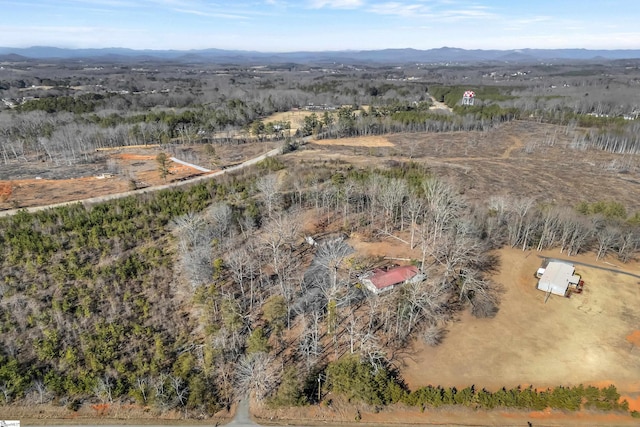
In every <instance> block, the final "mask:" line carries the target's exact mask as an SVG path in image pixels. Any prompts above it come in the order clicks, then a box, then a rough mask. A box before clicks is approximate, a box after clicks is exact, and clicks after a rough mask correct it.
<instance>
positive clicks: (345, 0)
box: [311, 0, 364, 9]
mask: <svg viewBox="0 0 640 427" xmlns="http://www.w3.org/2000/svg"><path fill="white" fill-rule="evenodd" d="M363 5H364V0H312V1H311V7H312V8H314V9H322V8H324V7H328V8H331V9H357V8H359V7H361V6H363Z"/></svg>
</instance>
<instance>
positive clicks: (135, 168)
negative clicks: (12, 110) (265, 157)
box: [0, 142, 277, 211]
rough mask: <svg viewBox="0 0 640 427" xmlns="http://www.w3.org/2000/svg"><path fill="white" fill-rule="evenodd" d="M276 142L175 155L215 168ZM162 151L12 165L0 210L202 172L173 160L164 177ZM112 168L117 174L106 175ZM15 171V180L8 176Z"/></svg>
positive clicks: (0, 190) (1, 184)
mask: <svg viewBox="0 0 640 427" xmlns="http://www.w3.org/2000/svg"><path fill="white" fill-rule="evenodd" d="M276 145H277V143H275V142H269V143H267V142H263V143H248V144H242V145H232V144H229V145H219V146H218V145H217V146H216V148H215V149H216V158H215V159H209V157H208V156H206V155H205V154H204V153H203V152H204V148H203V146H201V145H200V146H193V147H179V148H178V149H177V151H178V153H176V156H175V157H177V158H181V157H182V156H181V153H182V152H192V151H193V152H196V154H197V156H199V158H200V160H199V161H191V163H194V164H197V165H199V166H203V167H205V168H209V169H211V170H217V169H220V168H222V167H225V166H230V165H234V164H237V163H240V162H243V161H245V160H248V159H250V158H253V157H257V156H258V155H260V154H263V153H265V152H267V151H269V150H271V149H272V148H274V147H275V146H276ZM160 152H162V148H161V147H160V146H151V145H150V146H146V147H127V148H119V149H113V150H102V151H100V153H98V154H97V155H96V156H97V157H96V160H95V161H94V162H92V163H87V164H76V165H72V166H55V167H49V166H48V165H47V164H41V163H39V162H33V163H19V164H12V165H10V166H7V168H6V169H5V171H4V172H5V173H4V174H3V177H4V178H5V180H0V211H2V210H8V209H15V208H25V207H33V206H43V205H50V204H55V203H64V202H71V201H75V200H82V199H87V198H92V197H99V196H104V195H108V194H117V193H123V192H126V191H129V190H131V189H132V183H131V182H132V181H135V183H136V186H137V188H146V187H151V186H156V185H162V184H168V183H171V182H177V181H182V180H185V179H188V178H191V177H196V176H199V175H203V172H201V171H199V170H197V169H194V168H191V167H188V166H184V165H181V164H178V163H175V162H171V164H170V167H169V172H170V173H169V175H168V176H167V179H166V181H165V180H163V179H162V178H161V177H160V172H159V171H158V163H157V162H156V160H155V159H156V156H157V154H158V153H160ZM168 155H169V156H171V155H172V154H169V153H168ZM107 165H111V166H110V167H107ZM113 169H115V171H114V172H113V173H106V172H107V170H113ZM12 171H14V173H15V176H16V177H17V178H16V179H6V178H7V176H10V175H11V174H12Z"/></svg>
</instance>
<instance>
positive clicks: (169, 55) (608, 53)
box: [0, 46, 640, 64]
mask: <svg viewBox="0 0 640 427" xmlns="http://www.w3.org/2000/svg"><path fill="white" fill-rule="evenodd" d="M43 59H48V60H51V59H56V60H74V61H80V60H94V61H95V60H104V61H121V62H134V61H158V60H166V61H174V62H188V63H198V62H200V63H232V64H249V63H253V64H282V63H298V64H304V63H336V62H337V63H344V64H366V63H370V64H407V63H472V62H509V63H532V62H541V61H544V62H551V61H608V60H619V59H640V50H589V49H514V50H481V49H476V50H467V49H458V48H451V47H442V48H439V49H429V50H417V49H381V50H353V51H349V50H344V51H323V52H283V53H274V52H271V53H270V52H255V51H243V50H223V49H200V50H148V49H145V50H135V49H125V48H105V49H61V48H56V47H49V46H33V47H28V48H10V47H0V61H13V62H15V61H20V60H23V61H26V60H43Z"/></svg>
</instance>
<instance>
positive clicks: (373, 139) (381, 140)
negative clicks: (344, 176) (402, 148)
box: [313, 136, 395, 147]
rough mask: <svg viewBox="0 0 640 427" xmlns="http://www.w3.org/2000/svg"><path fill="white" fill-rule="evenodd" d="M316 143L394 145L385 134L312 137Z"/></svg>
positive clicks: (356, 145) (357, 145)
mask: <svg viewBox="0 0 640 427" xmlns="http://www.w3.org/2000/svg"><path fill="white" fill-rule="evenodd" d="M313 143H314V144H317V145H343V146H347V147H394V146H395V144H394V143H392V142H391V141H389V139H388V138H387V137H385V136H363V137H360V138H339V139H314V140H313Z"/></svg>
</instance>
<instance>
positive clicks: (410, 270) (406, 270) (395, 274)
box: [369, 265, 418, 289]
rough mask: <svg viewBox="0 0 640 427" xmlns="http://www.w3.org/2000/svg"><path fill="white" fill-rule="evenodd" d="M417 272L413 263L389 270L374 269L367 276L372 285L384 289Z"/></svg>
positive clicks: (404, 280)
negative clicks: (371, 274) (370, 274)
mask: <svg viewBox="0 0 640 427" xmlns="http://www.w3.org/2000/svg"><path fill="white" fill-rule="evenodd" d="M416 274H418V268H417V267H414V266H413V265H405V266H403V267H396V268H392V269H391V270H388V271H384V270H376V271H375V272H374V274H373V276H371V277H370V278H369V280H370V281H371V283H373V286H375V287H376V288H378V289H384V288H387V287H389V286H393V285H397V284H398V283H403V282H406V281H407V280H409V279H411V278H413V277H414V276H415V275H416Z"/></svg>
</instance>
